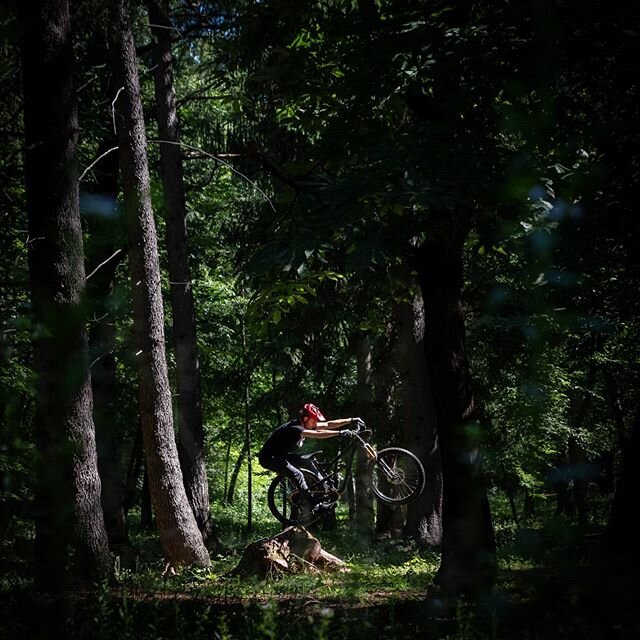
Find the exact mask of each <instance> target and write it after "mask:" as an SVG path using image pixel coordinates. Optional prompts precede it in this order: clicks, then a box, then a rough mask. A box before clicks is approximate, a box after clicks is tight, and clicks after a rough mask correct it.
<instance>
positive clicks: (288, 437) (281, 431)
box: [258, 418, 304, 458]
mask: <svg viewBox="0 0 640 640" xmlns="http://www.w3.org/2000/svg"><path fill="white" fill-rule="evenodd" d="M303 431H304V427H303V426H302V425H301V424H300V420H298V419H297V418H296V419H295V420H290V421H289V422H285V423H284V424H283V425H280V426H279V427H278V428H277V429H276V430H275V431H274V432H273V433H272V434H271V435H270V436H269V437H268V438H267V440H266V442H265V443H264V444H263V445H262V449H260V453H259V454H258V456H259V457H263V458H272V457H278V456H285V455H287V453H289V451H292V450H293V449H295V447H296V446H297V445H298V443H300V439H301V438H302V432H303Z"/></svg>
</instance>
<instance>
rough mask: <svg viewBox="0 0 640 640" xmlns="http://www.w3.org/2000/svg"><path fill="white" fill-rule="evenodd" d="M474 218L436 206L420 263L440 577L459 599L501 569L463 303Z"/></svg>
mask: <svg viewBox="0 0 640 640" xmlns="http://www.w3.org/2000/svg"><path fill="white" fill-rule="evenodd" d="M469 217H470V216H469V214H468V213H466V212H461V211H458V210H456V211H444V212H436V211H434V212H433V213H432V214H431V220H430V224H429V227H428V237H427V240H426V241H425V242H424V243H423V245H422V246H421V248H420V250H419V253H418V260H417V265H416V266H417V269H418V278H419V282H420V286H421V288H422V296H423V299H424V305H425V356H426V361H427V365H428V371H429V375H430V378H431V387H432V390H433V398H434V401H435V407H436V416H437V421H438V435H439V439H440V453H441V458H442V480H443V505H442V507H443V508H442V527H443V535H442V559H441V563H440V568H439V570H438V573H437V576H436V580H435V582H436V585H437V586H439V587H440V588H441V589H442V592H443V594H444V595H445V596H453V597H456V596H458V595H461V594H466V595H468V596H470V597H475V596H478V595H480V594H482V593H485V592H486V591H488V590H490V589H491V587H492V585H493V580H494V577H495V569H496V557H495V551H496V548H495V538H494V533H493V527H492V525H491V515H490V512H489V501H488V499H487V493H486V489H485V486H484V482H483V480H482V477H481V469H480V458H479V452H478V440H479V434H478V428H479V427H478V423H477V422H474V421H473V412H474V400H473V393H472V389H471V373H470V370H469V363H468V360H467V356H466V353H465V318H464V310H463V306H462V301H461V293H462V285H463V258H462V255H463V247H464V242H465V239H466V236H467V233H468V229H469ZM428 391H429V390H428Z"/></svg>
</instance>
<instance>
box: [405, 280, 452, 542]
mask: <svg viewBox="0 0 640 640" xmlns="http://www.w3.org/2000/svg"><path fill="white" fill-rule="evenodd" d="M396 324H397V329H398V371H399V374H400V383H401V390H402V405H403V414H404V415H403V424H404V431H405V442H406V445H407V447H408V448H409V449H410V450H411V451H412V452H413V453H415V454H416V455H417V456H418V458H420V461H421V462H422V464H423V465H424V469H425V474H426V486H425V490H424V493H423V494H422V495H421V496H420V498H419V499H418V500H416V501H415V502H413V503H411V504H410V505H408V506H407V521H406V524H405V528H404V533H405V535H406V536H409V537H412V538H415V539H416V540H419V541H420V542H421V543H422V544H426V545H428V546H432V547H438V546H440V544H441V543H442V464H441V461H440V448H439V445H438V433H437V430H436V421H437V418H436V410H435V405H434V401H433V395H432V393H431V391H430V389H431V383H430V381H429V373H428V370H427V367H426V362H425V358H424V304H423V301H422V296H421V295H420V294H419V293H417V294H416V295H415V296H414V299H413V301H412V303H411V304H409V303H401V304H400V305H399V306H398V308H397V310H396Z"/></svg>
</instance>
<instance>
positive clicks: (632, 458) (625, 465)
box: [604, 414, 640, 567]
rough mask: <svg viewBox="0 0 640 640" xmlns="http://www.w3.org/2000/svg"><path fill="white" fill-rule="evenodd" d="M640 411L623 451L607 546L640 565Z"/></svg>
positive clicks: (623, 560)
mask: <svg viewBox="0 0 640 640" xmlns="http://www.w3.org/2000/svg"><path fill="white" fill-rule="evenodd" d="M638 459H640V414H639V415H638V416H637V417H636V419H635V420H634V422H633V425H632V428H631V436H630V438H629V439H628V440H627V442H626V443H625V446H624V449H623V450H622V474H621V476H620V479H619V481H618V485H617V487H616V493H615V495H614V498H613V503H612V505H611V513H610V514H609V522H608V523H607V530H606V533H605V538H604V542H605V546H606V549H607V550H608V551H609V553H610V554H611V555H612V556H614V557H616V558H618V559H619V560H621V561H622V562H623V563H625V564H627V563H631V565H632V566H634V567H637V566H638V565H640V548H639V547H638V539H637V538H638V534H637V525H636V522H637V521H636V518H637V515H638V513H637V512H638V494H639V493H640V473H638Z"/></svg>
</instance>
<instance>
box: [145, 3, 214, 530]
mask: <svg viewBox="0 0 640 640" xmlns="http://www.w3.org/2000/svg"><path fill="white" fill-rule="evenodd" d="M147 6H148V10H149V21H150V23H151V31H152V33H153V36H154V44H153V48H152V52H153V77H154V83H155V95H156V119H157V122H158V134H159V136H160V167H161V171H162V184H163V186H164V214H165V220H166V223H167V233H166V246H167V256H168V258H169V281H170V286H171V310H172V317H173V342H174V347H175V353H176V373H177V385H178V453H179V456H180V466H181V467H182V475H183V478H184V486H185V489H186V491H187V497H188V499H189V503H190V504H191V508H192V509H193V513H194V515H195V517H196V522H197V523H198V527H199V528H200V531H202V533H203V535H205V536H207V535H209V533H210V529H211V523H210V511H209V485H208V481H207V469H206V460H205V450H204V443H205V433H204V427H203V424H202V407H201V397H200V396H201V383H200V363H199V359H198V347H197V340H196V317H195V307H194V302H193V290H192V286H191V269H190V267H189V243H188V239H187V224H186V218H187V211H186V204H185V191H184V180H183V170H182V157H181V154H180V147H179V145H178V142H179V131H178V112H177V108H176V94H175V88H174V81H173V62H172V55H171V33H172V32H171V22H170V21H169V17H168V6H167V2H166V1H165V0H148V2H147Z"/></svg>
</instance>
